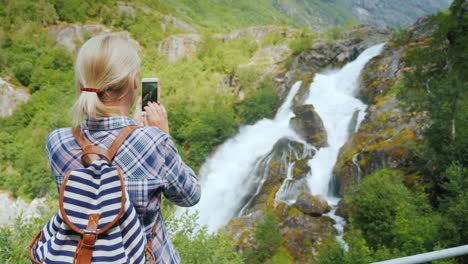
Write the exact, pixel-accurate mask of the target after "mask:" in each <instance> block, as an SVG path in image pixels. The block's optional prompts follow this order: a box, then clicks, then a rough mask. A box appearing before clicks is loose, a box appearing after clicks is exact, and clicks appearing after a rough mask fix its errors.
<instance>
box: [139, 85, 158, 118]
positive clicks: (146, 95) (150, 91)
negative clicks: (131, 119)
mask: <svg viewBox="0 0 468 264" xmlns="http://www.w3.org/2000/svg"><path fill="white" fill-rule="evenodd" d="M141 86H142V88H143V102H142V108H143V109H142V111H145V106H147V105H148V102H159V98H158V93H159V90H158V82H143V83H142V85H141Z"/></svg>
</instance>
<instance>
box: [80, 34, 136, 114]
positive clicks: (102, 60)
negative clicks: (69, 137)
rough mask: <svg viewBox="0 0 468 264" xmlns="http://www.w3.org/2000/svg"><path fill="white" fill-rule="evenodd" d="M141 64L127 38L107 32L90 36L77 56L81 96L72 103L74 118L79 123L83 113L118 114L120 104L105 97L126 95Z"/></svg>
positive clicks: (115, 97) (115, 98)
mask: <svg viewBox="0 0 468 264" xmlns="http://www.w3.org/2000/svg"><path fill="white" fill-rule="evenodd" d="M139 68H140V58H139V57H138V54H137V52H136V50H135V49H134V48H133V47H132V45H131V44H130V42H129V41H128V38H127V39H124V38H123V37H122V36H121V35H115V34H104V35H99V36H96V37H93V38H91V39H89V40H88V41H87V42H86V43H85V44H84V45H83V46H82V47H81V49H80V51H79V52H78V55H77V58H76V65H75V77H76V84H77V85H76V86H77V89H78V92H79V96H78V99H77V100H76V102H75V104H74V105H73V107H72V111H73V121H74V122H75V123H79V122H80V121H81V120H82V119H83V118H84V117H87V118H89V119H96V118H99V117H106V116H110V115H112V114H118V113H119V111H118V109H117V107H113V106H108V105H106V104H104V103H103V101H115V100H119V99H121V98H122V97H123V96H125V95H126V94H127V93H128V92H129V91H130V88H131V87H132V86H133V79H134V78H135V74H136V73H137V72H138V71H139ZM81 88H92V89H95V90H97V91H99V93H97V92H88V91H80V89H81Z"/></svg>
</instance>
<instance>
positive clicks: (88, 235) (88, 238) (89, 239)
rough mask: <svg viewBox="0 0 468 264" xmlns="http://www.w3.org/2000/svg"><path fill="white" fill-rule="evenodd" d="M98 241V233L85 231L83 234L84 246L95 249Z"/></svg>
mask: <svg viewBox="0 0 468 264" xmlns="http://www.w3.org/2000/svg"><path fill="white" fill-rule="evenodd" d="M96 239H97V233H96V231H92V230H84V233H83V244H84V245H85V246H88V247H94V244H95V242H96Z"/></svg>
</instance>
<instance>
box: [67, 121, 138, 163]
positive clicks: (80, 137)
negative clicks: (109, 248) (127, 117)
mask: <svg viewBox="0 0 468 264" xmlns="http://www.w3.org/2000/svg"><path fill="white" fill-rule="evenodd" d="M137 127H138V126H126V127H124V128H123V129H122V131H120V133H119V135H117V137H116V138H115V140H114V142H112V144H111V146H110V147H109V149H107V150H106V149H104V148H101V147H99V146H96V145H94V144H92V143H91V142H89V140H88V139H86V137H85V135H84V134H83V132H81V128H80V127H79V126H76V127H73V128H72V134H73V137H75V139H76V141H77V142H78V145H80V147H81V149H82V150H83V155H82V156H81V162H82V163H83V165H86V166H89V164H91V162H92V161H93V160H95V159H96V156H95V155H99V156H101V157H102V158H104V159H105V160H106V161H107V162H108V163H109V164H111V163H112V160H113V159H114V156H115V154H116V153H117V151H118V150H119V148H120V146H121V145H122V143H123V142H124V141H125V139H126V138H127V137H128V135H130V133H132V132H133V131H134V130H135V129H136V128H137ZM93 154H95V155H94V156H91V159H87V158H86V157H87V156H88V155H93Z"/></svg>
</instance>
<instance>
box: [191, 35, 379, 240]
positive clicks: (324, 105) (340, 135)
mask: <svg viewBox="0 0 468 264" xmlns="http://www.w3.org/2000/svg"><path fill="white" fill-rule="evenodd" d="M383 46H384V44H378V45H375V46H373V47H371V48H368V49H366V50H365V51H364V52H362V53H361V54H360V55H359V57H358V58H357V59H355V60H354V61H352V62H350V63H348V64H346V65H345V66H344V67H343V68H341V69H337V70H328V71H324V72H321V73H317V74H316V75H315V77H314V81H313V83H312V84H311V85H310V88H309V89H310V92H309V95H308V98H307V99H306V100H305V102H304V104H311V105H313V106H314V108H315V111H316V112H317V113H318V115H319V116H320V118H321V119H322V121H323V125H324V128H325V130H326V132H327V139H328V146H326V147H322V148H319V149H318V150H317V149H316V148H315V147H314V146H311V145H308V144H307V143H306V142H305V141H304V140H303V139H301V137H300V136H299V135H298V134H297V133H296V132H295V131H294V130H293V129H292V128H290V126H289V120H290V118H291V117H294V116H295V115H294V113H293V111H292V110H291V106H292V101H293V98H294V96H295V95H296V93H297V91H298V89H299V87H300V85H301V83H300V82H297V83H295V84H294V85H293V87H292V88H291V90H290V92H289V94H288V96H287V98H286V100H285V101H284V103H283V105H282V106H281V107H280V108H279V109H278V112H277V114H276V116H275V118H274V119H262V120H260V121H258V122H257V123H255V124H253V125H249V126H244V127H241V128H240V130H239V132H238V134H237V135H236V136H234V137H233V138H231V139H229V140H227V141H226V142H225V143H224V144H223V145H221V146H220V147H219V148H218V149H217V151H216V152H215V153H214V154H213V155H212V156H211V157H210V158H209V159H208V160H207V161H206V162H205V164H204V165H203V166H202V168H201V170H200V174H201V178H202V180H201V184H202V198H201V200H200V202H199V203H198V204H197V205H196V206H195V207H193V208H191V209H189V210H191V211H194V210H198V212H199V223H200V224H201V225H207V226H208V229H209V230H211V231H215V230H217V229H219V228H221V227H223V226H224V225H226V224H227V222H228V221H229V220H230V219H231V218H233V217H235V216H238V214H239V212H241V210H243V208H244V207H245V206H246V203H248V199H247V200H246V197H249V195H250V196H252V194H249V192H252V191H257V192H258V191H259V190H260V188H259V186H261V185H262V184H263V182H264V181H265V179H264V178H262V177H268V175H263V176H262V177H259V176H257V177H256V178H253V175H254V174H253V173H252V172H253V171H254V170H255V166H256V164H258V162H259V161H260V160H262V158H264V157H266V155H267V154H268V153H270V152H271V151H272V148H273V146H274V145H275V143H276V142H277V141H278V140H280V139H282V138H285V137H287V138H290V139H292V140H295V141H298V142H301V143H303V144H304V145H306V147H308V148H309V149H311V148H312V149H314V150H317V151H316V153H315V155H314V156H313V158H312V159H310V160H309V162H308V165H309V167H310V172H309V173H308V175H307V177H306V179H307V180H306V181H305V182H304V184H306V185H307V187H308V189H309V190H310V192H311V194H312V195H322V196H323V197H325V198H326V200H327V202H328V203H329V204H330V205H331V206H332V211H331V212H330V213H328V214H327V216H329V217H330V218H332V219H334V220H335V222H336V224H335V228H336V229H337V231H338V234H339V236H338V240H340V241H342V233H343V229H344V224H345V221H344V220H343V219H342V218H340V217H338V216H336V215H335V214H334V212H335V211H336V206H337V203H338V201H339V198H338V197H336V196H335V191H334V190H333V186H332V184H331V181H332V178H333V168H334V166H335V163H336V160H337V157H338V153H339V150H340V148H341V147H342V146H343V145H344V144H345V143H346V141H347V139H348V138H349V137H350V136H351V135H352V133H354V132H355V131H356V130H357V128H358V127H359V124H360V122H361V121H362V120H363V119H364V116H365V111H366V108H367V106H366V105H365V104H364V103H362V102H361V101H360V100H358V99H357V98H356V97H355V95H356V93H357V89H358V87H359V76H360V72H361V70H362V69H363V68H364V66H365V64H366V63H367V62H368V61H369V60H370V59H371V58H373V57H374V56H377V55H378V54H379V53H380V52H381V51H382V49H383ZM286 178H287V177H286ZM286 181H287V179H286V180H285V182H286ZM282 189H283V188H280V189H279V192H280V191H281V190H282ZM281 196H284V195H282V194H281V193H277V195H276V197H281ZM292 202H293V201H292ZM289 203H291V201H289ZM343 245H344V246H345V244H344V243H343Z"/></svg>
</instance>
